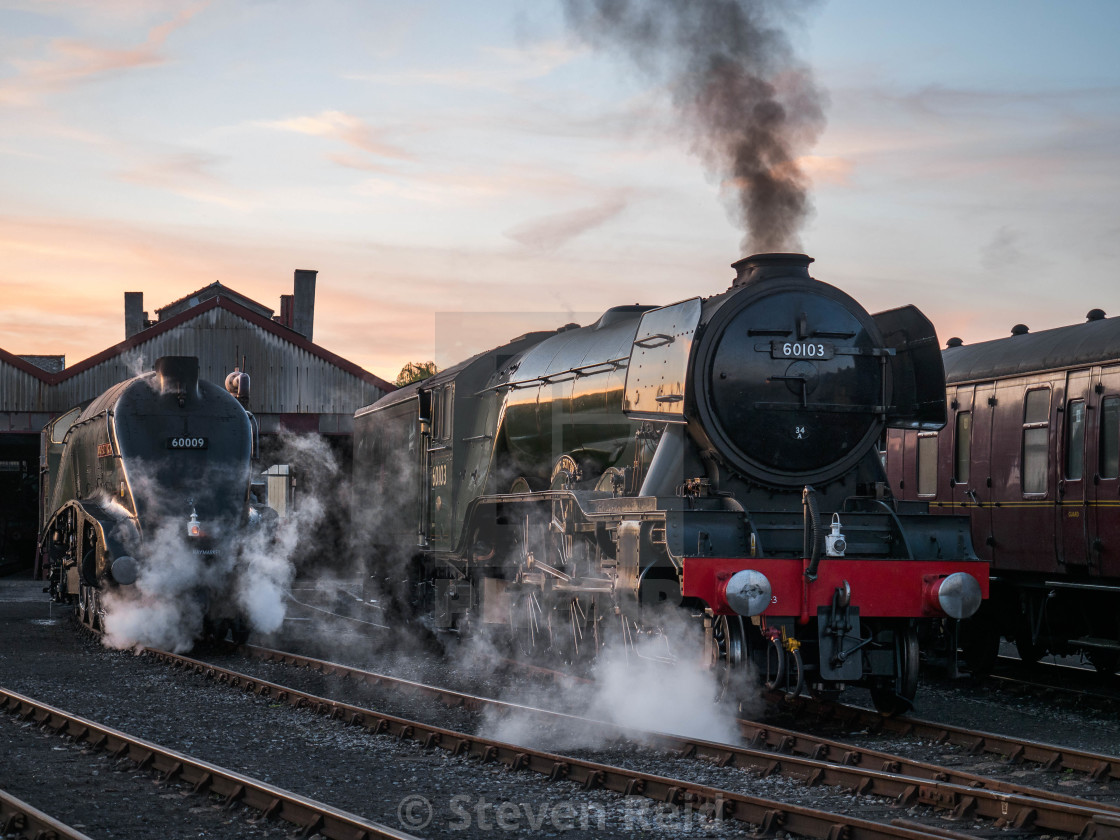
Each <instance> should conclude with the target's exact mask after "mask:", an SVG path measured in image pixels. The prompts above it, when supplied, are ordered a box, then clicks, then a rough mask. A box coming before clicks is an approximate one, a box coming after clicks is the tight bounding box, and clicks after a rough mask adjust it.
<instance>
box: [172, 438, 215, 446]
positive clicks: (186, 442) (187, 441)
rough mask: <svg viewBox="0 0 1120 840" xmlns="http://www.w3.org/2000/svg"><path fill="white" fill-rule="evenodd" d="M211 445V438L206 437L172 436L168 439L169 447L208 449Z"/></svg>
mask: <svg viewBox="0 0 1120 840" xmlns="http://www.w3.org/2000/svg"><path fill="white" fill-rule="evenodd" d="M209 445H210V440H209V438H204V437H185V436H184V437H170V438H168V439H167V448H168V449H206V448H207V447H208V446H209Z"/></svg>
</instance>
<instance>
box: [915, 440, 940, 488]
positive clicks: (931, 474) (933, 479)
mask: <svg viewBox="0 0 1120 840" xmlns="http://www.w3.org/2000/svg"><path fill="white" fill-rule="evenodd" d="M935 493H937V434H936V433H934V434H925V435H919V436H918V495H919V496H932V495H934V494H935Z"/></svg>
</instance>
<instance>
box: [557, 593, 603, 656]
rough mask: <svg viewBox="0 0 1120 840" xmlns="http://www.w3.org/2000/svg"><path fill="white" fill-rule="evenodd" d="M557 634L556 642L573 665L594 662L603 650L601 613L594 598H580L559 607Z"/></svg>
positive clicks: (560, 604)
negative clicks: (601, 645)
mask: <svg viewBox="0 0 1120 840" xmlns="http://www.w3.org/2000/svg"><path fill="white" fill-rule="evenodd" d="M556 620H557V625H556V626H557V631H556V635H555V638H554V639H553V643H554V644H555V645H556V647H557V654H558V655H559V657H560V658H561V659H562V660H563V661H564V662H566V663H568V664H569V665H576V664H580V663H584V662H590V661H592V660H593V659H594V658H595V654H596V653H597V652H598V650H599V646H600V643H601V639H600V636H599V610H598V606H597V604H596V601H595V599H594V598H589V599H581V598H579V597H578V596H576V597H573V598H570V599H568V600H567V601H561V603H559V604H557V606H556Z"/></svg>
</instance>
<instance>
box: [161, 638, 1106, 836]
mask: <svg viewBox="0 0 1120 840" xmlns="http://www.w3.org/2000/svg"><path fill="white" fill-rule="evenodd" d="M256 651H257V653H258V654H259V655H264V654H265V652H266V649H261V648H257V649H256ZM149 653H151V654H152V655H153V656H156V657H157V658H160V659H162V660H164V661H167V662H170V663H174V664H180V665H182V666H185V667H188V668H191V669H192V670H195V671H197V672H199V673H202V674H205V675H207V676H209V677H211V678H214V679H217V680H219V681H223V682H228V683H230V684H232V685H240V686H242V687H244V688H246V690H252V691H254V692H256V693H263V692H264V690H265V689H266V688H267V690H268V692H269V693H276V694H277V696H279V695H280V694H281V693H283V694H286V697H285V698H284V699H285V700H286V701H287V702H289V703H292V704H293V705H296V706H308V707H311V708H313V709H314V710H316V711H318V712H320V713H329V714H330V715H331V716H332V717H343V718H346V717H347V715H349V716H351V717H353V716H355V715H362V716H363V717H369V716H374V715H380V713H379V712H375V711H373V710H370V709H362V708H360V707H356V706H351V705H350V704H347V703H342V702H340V701H335V700H331V699H328V698H324V697H319V696H317V695H313V694H309V693H306V692H302V691H299V690H296V689H292V688H289V687H287V686H282V685H279V684H277V683H270V682H266V681H264V680H259V679H257V678H255V677H252V676H249V675H246V674H241V673H239V672H237V671H232V670H230V669H227V668H221V667H218V666H215V665H212V664H209V663H206V662H201V661H199V660H194V659H190V658H189V657H184V656H181V655H179V654H167V653H164V652H162V651H149ZM267 653H268V654H270V655H273V656H276V657H280V658H281V659H283V660H284V661H287V662H289V663H293V662H300V661H305V660H306V661H309V662H311V663H314V664H315V665H317V666H319V670H320V671H321V672H323V673H333V674H336V675H342V676H348V677H351V678H360V679H370V678H372V680H371V681H373V682H380V683H389V684H395V685H396V686H397V687H400V688H404V689H406V690H408V691H410V692H411V693H414V694H427V695H429V696H435V697H437V698H438V699H440V700H442V701H443V702H445V703H449V704H454V705H461V706H464V707H467V708H472V709H478V708H482V707H484V706H490V707H493V708H497V709H501V710H503V711H505V712H513V713H518V712H523V713H529V714H533V715H536V716H541V717H547V718H550V719H552V720H554V721H557V722H562V723H568V724H576V725H578V726H580V727H581V729H584V730H587V729H590V728H597V729H599V730H601V731H602V732H603V733H604V735H605V736H608V737H615V738H618V737H629V738H631V739H633V738H634V737H635V736H637V737H639V738H640V739H641V740H642V741H643V742H645V743H652V744H653V745H654V746H656V747H658V748H660V749H662V750H666V751H669V752H671V753H673V754H674V755H675V756H676V757H680V758H692V757H695V758H703V759H706V760H708V761H711V762H713V763H715V764H716V765H718V766H720V767H725V766H734V767H737V768H739V769H742V770H747V771H752V772H756V773H758V774H760V775H762V776H769V775H772V774H781V775H783V776H786V777H788V778H791V779H794V780H797V781H799V782H801V783H804V784H806V785H809V786H812V785H815V784H822V785H829V786H836V787H842V788H844V789H847V790H851V791H854V792H855V793H857V794H861V795H862V794H869V795H875V796H883V797H889V798H893V799H894V800H895V801H896V803H897V804H899V805H902V806H911V805H926V806H930V807H934V808H939V809H942V810H950V811H952V816H953V817H954V818H957V819H961V818H964V817H977V818H983V819H988V820H994V821H995V822H997V823H998V824H999V825H1000V826H1001V827H1002V826H1005V825H1006V826H1013V827H1015V828H1019V829H1023V828H1032V827H1033V828H1038V829H1044V830H1049V831H1062V832H1068V833H1072V834H1080V833H1085V832H1086V831H1088V830H1090V829H1092V831H1093V832H1096V835H1095V836H1098V837H1101V836H1105V835H1104V834H1101V833H1100V832H1101V831H1102V830H1103V825H1102V824H1101V823H1100V822H1099V821H1098V819H1097V818H1098V817H1100V816H1101V815H1102V814H1104V813H1106V812H1107V813H1111V814H1112V815H1113V816H1114V817H1115V818H1116V819H1117V820H1118V821H1120V807H1114V806H1104V807H1100V806H1097V805H1096V804H1095V803H1089V802H1085V801H1084V800H1078V799H1074V798H1072V797H1068V796H1064V795H1061V794H1052V795H1051V794H1049V793H1048V792H1045V791H1032V790H1030V789H1023V788H1017V787H1015V786H1013V785H1009V784H1007V783H1004V782H998V781H994V780H990V779H986V778H984V777H982V776H976V775H973V774H964V773H956V774H954V773H953V771H949V770H947V769H946V768H939V767H935V766H933V765H924V766H921V768H922V769H924V770H925V772H926V776H925V777H924V778H915V777H913V776H908V775H904V774H903V773H902V772H900V770H901V764H902V763H903V762H904V761H905V760H900V759H899V758H898V757H895V756H889V755H886V754H882V756H883V759H884V760H883V762H882V765H881V769H875V768H873V767H869V766H862V767H861V766H853V765H854V762H851V761H850V760H849V761H848V763H844V762H833V761H829V760H827V759H826V758H825V757H824V756H822V755H814V756H812V757H797V756H793V755H776V754H775V752H773V751H771V750H761V749H753V748H748V747H739V746H735V745H730V744H720V743H714V742H711V741H703V740H699V739H693V738H684V737H680V736H676V735H669V734H665V733H658V732H646V731H638V730H633V729H627V728H625V727H621V726H615V725H613V724H608V723H605V722H603V721H597V720H594V719H590V718H582V717H578V716H575V715H569V714H564V713H560V712H552V711H548V710H544V709H538V708H534V707H530V706H521V705H518V704H513V703H507V702H504V701H498V700H490V699H487V698H481V697H477V696H475V695H469V694H463V693H460V692H455V691H451V690H448V689H441V688H437V687H434V686H428V685H425V684H423V683H416V682H413V681H411V680H398V679H396V678H393V677H386V676H385V675H382V674H374V673H371V672H368V671H362V670H360V669H354V668H348V667H347V666H343V665H338V664H336V663H330V662H325V661H323V660H317V659H310V658H309V657H300V656H297V655H295V654H288V653H284V652H281V651H267ZM382 717H388V716H382ZM398 720H399V719H398ZM402 723H403V724H406V725H409V726H413V727H416V726H422V727H424V729H425V730H429V731H436V730H435V727H430V726H427V725H424V724H416V723H415V722H413V721H402ZM439 731H444V730H439ZM456 736H457V737H471V736H466V735H463V734H462V733H456ZM485 743H487V744H491V745H494V746H508V745H503V744H501V743H500V742H492V741H486V742H485ZM846 757H848V758H849V759H850V757H851V756H850V755H849V754H846ZM868 763H869V764H870V761H869V762H868ZM907 763H908V764H914V765H915V766H919V765H917V763H915V762H907ZM950 775H956V776H957V777H958V781H953V780H950V778H949V776H950ZM1032 794H1037V795H1032ZM1116 837H1117V838H1120V834H1117V835H1116Z"/></svg>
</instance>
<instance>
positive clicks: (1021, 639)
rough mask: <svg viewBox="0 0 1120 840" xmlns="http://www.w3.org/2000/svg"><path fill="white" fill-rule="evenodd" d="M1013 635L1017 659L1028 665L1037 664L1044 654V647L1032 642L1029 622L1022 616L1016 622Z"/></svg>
mask: <svg viewBox="0 0 1120 840" xmlns="http://www.w3.org/2000/svg"><path fill="white" fill-rule="evenodd" d="M1018 625H1019V626H1018V630H1017V632H1016V634H1015V650H1016V651H1017V652H1018V654H1019V658H1020V659H1022V660H1023V661H1024V662H1026V663H1027V664H1029V665H1033V664H1034V663H1036V662H1038V660H1040V659H1041V658H1042V657H1043V656H1044V655H1045V653H1046V646H1045V645H1042V644H1040V643H1038V642H1035V641H1033V640H1032V636H1033V635H1034V634H1033V633H1031V627H1030V622H1029V621H1028V620H1027V618H1026V617H1025V616H1024V617H1022V618H1021V619H1020V620H1019V622H1018Z"/></svg>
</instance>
